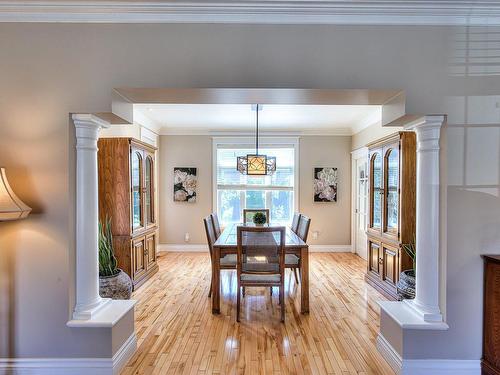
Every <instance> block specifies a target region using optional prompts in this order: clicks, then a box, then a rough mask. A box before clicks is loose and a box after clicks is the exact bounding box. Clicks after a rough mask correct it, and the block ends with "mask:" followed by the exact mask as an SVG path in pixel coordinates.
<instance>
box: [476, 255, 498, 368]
mask: <svg viewBox="0 0 500 375" xmlns="http://www.w3.org/2000/svg"><path fill="white" fill-rule="evenodd" d="M483 259H484V292H483V293H484V294H483V296H484V297H483V298H484V299H483V359H482V361H481V373H482V374H483V375H500V313H499V311H500V255H483Z"/></svg>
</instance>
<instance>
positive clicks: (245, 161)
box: [236, 104, 276, 176]
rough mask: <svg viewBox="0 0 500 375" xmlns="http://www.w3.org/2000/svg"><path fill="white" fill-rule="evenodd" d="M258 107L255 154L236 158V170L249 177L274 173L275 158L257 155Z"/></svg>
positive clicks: (256, 109)
mask: <svg viewBox="0 0 500 375" xmlns="http://www.w3.org/2000/svg"><path fill="white" fill-rule="evenodd" d="M261 109H262V108H259V105H258V104H257V105H256V108H255V113H256V121H255V123H256V125H255V154H248V155H247V156H238V158H237V163H236V169H237V170H238V171H239V172H240V173H241V174H246V175H249V176H266V175H271V174H273V173H274V172H276V158H275V157H268V156H267V155H261V154H259V110H261Z"/></svg>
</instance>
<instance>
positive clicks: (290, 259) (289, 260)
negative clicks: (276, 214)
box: [285, 212, 301, 284]
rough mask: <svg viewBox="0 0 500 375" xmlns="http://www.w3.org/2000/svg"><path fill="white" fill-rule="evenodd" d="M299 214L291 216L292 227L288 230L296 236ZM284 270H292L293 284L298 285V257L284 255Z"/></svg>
mask: <svg viewBox="0 0 500 375" xmlns="http://www.w3.org/2000/svg"><path fill="white" fill-rule="evenodd" d="M300 217H301V214H300V213H298V212H296V213H295V214H293V220H292V225H291V226H290V229H291V230H292V231H293V232H294V233H295V234H297V230H298V228H299V221H300ZM285 268H289V269H292V270H293V276H294V277H295V282H296V283H297V284H298V283H299V275H298V270H299V269H300V257H299V256H297V255H295V254H286V255H285Z"/></svg>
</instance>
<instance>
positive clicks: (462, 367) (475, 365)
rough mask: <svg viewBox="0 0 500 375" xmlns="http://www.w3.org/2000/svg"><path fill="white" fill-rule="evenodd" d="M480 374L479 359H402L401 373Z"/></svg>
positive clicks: (405, 374)
mask: <svg viewBox="0 0 500 375" xmlns="http://www.w3.org/2000/svg"><path fill="white" fill-rule="evenodd" d="M428 374H433V375H481V361H480V360H479V359H477V360H475V359H471V360H467V359H404V360H403V368H402V371H401V375H428Z"/></svg>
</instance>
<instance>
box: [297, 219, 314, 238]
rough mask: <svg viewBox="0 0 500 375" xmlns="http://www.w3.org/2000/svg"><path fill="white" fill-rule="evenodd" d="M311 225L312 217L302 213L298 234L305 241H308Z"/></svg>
mask: <svg viewBox="0 0 500 375" xmlns="http://www.w3.org/2000/svg"><path fill="white" fill-rule="evenodd" d="M310 225H311V219H310V218H309V217H307V216H305V215H300V219H299V226H298V228H297V236H299V237H300V238H301V239H302V241H304V242H307V235H308V234H309V226H310Z"/></svg>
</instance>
